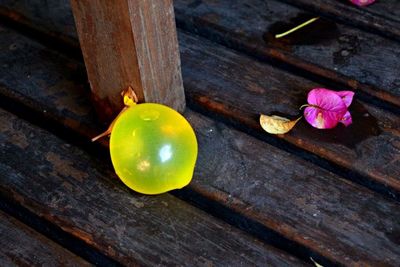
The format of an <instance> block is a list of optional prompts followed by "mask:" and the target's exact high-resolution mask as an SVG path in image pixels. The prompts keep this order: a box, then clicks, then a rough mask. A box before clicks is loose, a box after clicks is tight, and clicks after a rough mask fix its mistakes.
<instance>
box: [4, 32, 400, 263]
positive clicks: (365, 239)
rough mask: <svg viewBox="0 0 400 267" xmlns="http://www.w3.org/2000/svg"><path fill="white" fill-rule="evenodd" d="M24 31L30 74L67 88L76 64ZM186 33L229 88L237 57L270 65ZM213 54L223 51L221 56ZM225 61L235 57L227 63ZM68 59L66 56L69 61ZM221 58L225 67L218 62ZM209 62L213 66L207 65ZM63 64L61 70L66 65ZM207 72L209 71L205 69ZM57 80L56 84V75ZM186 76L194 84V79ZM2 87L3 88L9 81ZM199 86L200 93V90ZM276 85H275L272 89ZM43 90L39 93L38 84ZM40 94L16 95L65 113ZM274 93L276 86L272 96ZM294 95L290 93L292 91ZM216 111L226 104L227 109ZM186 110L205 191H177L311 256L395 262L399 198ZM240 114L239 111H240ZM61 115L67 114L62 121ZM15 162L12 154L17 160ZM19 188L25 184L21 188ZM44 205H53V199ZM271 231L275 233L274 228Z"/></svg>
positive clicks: (212, 88)
mask: <svg viewBox="0 0 400 267" xmlns="http://www.w3.org/2000/svg"><path fill="white" fill-rule="evenodd" d="M20 38H21V41H20V42H21V43H22V42H24V43H25V45H24V47H25V48H27V47H29V51H31V53H29V55H27V54H26V53H24V55H25V57H29V59H28V58H25V62H28V61H31V60H32V62H42V64H41V67H40V69H41V71H40V72H39V73H38V74H36V75H34V76H31V79H32V80H41V81H43V82H45V81H46V79H44V80H43V79H42V78H40V77H41V75H40V73H48V75H49V76H50V77H59V79H60V80H59V81H58V82H56V84H59V86H55V87H57V88H58V89H59V90H60V92H63V91H64V90H65V88H64V86H63V84H64V83H63V82H62V80H64V79H66V78H63V77H68V76H69V75H68V74H65V76H64V74H63V73H64V72H66V73H69V72H70V71H71V70H70V69H69V68H65V69H63V70H62V69H60V68H54V67H52V66H53V65H52V64H49V63H48V62H46V60H45V59H44V58H40V56H39V57H38V56H37V54H36V53H34V51H35V49H34V47H41V46H40V45H38V44H34V43H33V42H32V41H29V40H28V39H26V38H23V37H20ZM180 39H181V40H184V43H186V46H185V47H184V49H183V55H187V54H188V53H189V51H192V53H193V54H192V59H193V60H194V61H193V62H196V61H197V62H198V64H199V67H198V68H201V67H203V68H204V66H205V65H206V63H211V62H212V61H214V63H213V64H210V66H209V68H210V69H213V71H215V73H216V74H215V75H216V76H218V77H222V78H223V79H222V78H219V82H220V83H223V84H225V86H226V88H231V87H230V85H231V83H238V84H239V85H241V86H244V85H243V82H238V81H237V80H235V79H232V77H233V76H232V75H230V74H229V72H230V71H232V73H237V72H236V71H237V68H236V67H234V66H236V65H234V64H233V63H232V62H236V61H237V66H250V65H254V64H255V67H254V68H255V69H250V70H251V71H252V72H249V73H256V74H257V73H258V74H260V73H261V74H262V73H264V70H261V71H259V72H257V70H256V69H257V68H256V67H260V68H261V66H263V65H262V64H259V63H256V62H255V61H251V60H250V59H246V60H247V61H244V60H245V58H243V57H242V56H238V55H237V54H235V53H233V52H229V51H225V49H222V48H218V47H215V46H213V47H214V48H212V47H211V46H208V45H207V42H204V41H202V40H200V39H195V38H193V43H191V42H190V40H191V37H189V36H186V35H182V36H181V38H180ZM14 40H15V39H14ZM22 40H24V41H22ZM196 43H197V44H198V45H199V47H198V49H196V48H194V47H191V46H192V45H193V46H194V45H195V44H196ZM28 44H29V45H28ZM205 50H207V51H209V53H212V54H213V56H208V54H203V55H205V56H204V58H203V59H201V60H200V59H199V58H198V56H196V55H197V54H196V53H200V52H199V51H205ZM196 51H197V52H196ZM224 51H225V52H224ZM45 54H46V55H52V56H51V57H50V58H51V59H52V61H56V59H57V58H58V57H59V60H57V61H59V62H63V63H65V61H66V60H68V59H66V58H65V57H63V56H61V55H58V56H57V54H56V53H54V54H53V53H51V52H50V51H47V53H45ZM215 54H218V55H219V56H215ZM220 57H221V58H225V61H224V60H221V59H220ZM183 58H186V56H183ZM69 60H71V59H69ZM227 62H229V64H230V65H227ZM193 64H194V63H193ZM257 64H259V66H258V65H257ZM69 65H70V64H67V66H69ZM216 65H219V66H220V67H219V68H216ZM21 67H22V66H19V67H18V68H16V69H15V70H13V72H18V70H21V71H22V72H23V71H25V70H24V69H21ZM187 67H188V68H189V67H190V68H192V69H193V72H195V71H198V70H197V68H194V67H193V66H189V64H187ZM231 67H234V68H231ZM34 68H35V69H39V66H38V65H35V67H34ZM241 68H242V72H241V73H242V74H243V76H242V77H244V80H243V81H247V80H248V79H250V78H251V76H249V75H250V74H249V73H247V72H243V71H244V69H243V67H241ZM204 69H205V70H208V71H209V69H208V68H204ZM61 70H62V72H60V71H61ZM187 72H188V73H187V75H189V74H190V71H188V70H187ZM56 73H58V74H56ZM184 73H185V72H184ZM187 75H185V76H187ZM201 75H204V72H202V74H201ZM185 76H184V77H185ZM191 77H193V81H192V82H193V83H194V82H195V77H197V76H193V74H191ZM203 77H209V78H208V79H207V80H204V79H203V80H202V81H199V80H197V83H198V84H199V85H198V86H199V87H202V88H208V94H209V95H210V97H215V99H217V98H218V96H220V97H222V96H221V95H218V94H217V95H215V93H216V91H217V89H218V90H219V89H221V88H220V87H219V86H218V87H217V85H218V83H217V81H216V78H215V77H214V76H213V75H211V73H208V75H206V76H203ZM228 77H229V78H230V79H231V80H232V82H231V83H229V82H228V81H226V80H224V79H228ZM286 77H287V78H288V79H289V81H290V79H293V80H294V81H295V82H298V81H302V80H301V79H299V78H298V77H295V76H291V75H287V76H285V78H286ZM238 79H239V77H238ZM26 80H27V79H26V78H24V79H21V80H20V82H21V84H20V85H16V87H17V88H16V89H14V90H16V91H17V92H20V93H21V92H23V91H25V89H23V87H24V86H23V84H26V82H27V81H26ZM32 80H31V82H32ZM253 81H255V80H253ZM52 83H53V84H54V81H53V82H52ZM188 83H189V85H190V83H191V82H190V81H189V82H188ZM254 83H255V82H254ZM300 85H301V83H300ZM275 86H276V85H275ZM191 87H192V85H190V86H187V88H191ZM247 87H248V88H250V89H253V95H256V96H257V97H259V96H258V95H257V90H255V89H256V88H257V87H256V86H255V84H253V86H247ZM18 88H19V89H18ZM34 88H35V90H36V91H46V88H47V86H46V85H45V84H43V83H42V84H41V86H40V87H39V86H35V87H34ZM232 88H233V91H231V93H232V97H230V98H229V99H230V100H229V101H232V98H233V97H236V98H237V99H239V98H240V97H239V95H238V93H237V92H236V91H235V89H234V88H235V87H232ZM232 88H231V89H232ZM7 90H13V89H7ZM196 90H197V91H192V92H193V93H192V94H189V97H190V98H191V97H193V101H198V103H200V104H201V103H202V101H206V103H211V102H207V100H208V99H207V97H206V96H205V95H202V91H201V90H200V89H196ZM221 90H222V89H221ZM222 91H223V90H222ZM242 91H243V89H242ZM2 92H4V89H3V90H2ZM196 92H197V93H198V96H199V97H198V98H196ZM273 92H274V90H272V93H273ZM281 92H282V90H281ZM296 92H299V91H296ZM300 92H301V91H300ZM37 94H39V95H40V93H39V92H37ZM35 95H36V94H33V95H31V96H25V98H24V97H21V96H18V97H14V99H15V100H16V101H19V102H25V100H24V99H31V101H32V102H36V103H38V106H39V105H40V106H42V108H43V107H46V109H47V110H48V111H47V112H46V114H47V115H46V116H59V115H57V114H60V111H59V110H58V109H57V108H56V107H55V106H54V105H52V101H41V100H40V98H36V97H35ZM57 95H63V94H62V93H59V94H57ZM226 96H227V95H225V97H226ZM274 96H275V95H274V94H272V96H271V97H272V98H273V97H274ZM291 98H292V97H290V95H289V99H291ZM277 99H279V98H275V100H277ZM243 100H244V101H245V103H244V104H245V105H246V106H247V105H248V104H249V103H248V102H247V100H246V98H243ZM256 104H257V103H256ZM284 106H285V104H284V103H282V104H280V105H279V104H277V105H275V107H276V108H279V107H284ZM220 107H222V108H224V106H223V105H220V106H210V108H211V109H214V110H215V109H218V108H220ZM77 108H78V106H77V105H76V104H74V101H70V104H69V105H68V110H70V112H72V113H75V111H74V110H76V109H77ZM231 108H232V107H231ZM266 108H272V107H266ZM233 110H234V109H233ZM222 111H223V110H222ZM218 112H221V110H220V111H218ZM66 114H69V113H66ZM247 115H248V113H244V115H243V118H245V120H247V121H252V120H251V119H250V118H248V117H246V116H247ZM186 116H187V117H188V119H189V120H190V122H191V123H192V125H193V126H194V128H195V130H196V132H197V136H198V140H199V149H200V150H199V160H198V163H197V167H196V172H195V177H194V180H193V182H192V183H191V185H190V189H191V190H192V191H193V192H194V193H195V194H197V195H199V197H196V195H193V193H190V191H189V192H187V191H179V192H180V193H179V192H176V193H175V194H177V195H180V196H181V197H183V198H185V199H189V200H192V201H194V202H195V203H196V204H197V205H199V206H201V207H202V208H204V209H206V210H208V211H210V212H212V213H213V214H215V215H216V216H219V217H221V218H223V219H225V220H228V221H229V222H230V223H232V224H235V225H238V226H240V227H242V228H243V229H245V230H246V231H249V232H251V233H253V234H255V235H258V236H259V237H260V238H263V239H265V240H266V241H267V242H272V243H274V242H275V244H276V245H280V246H283V245H282V244H279V242H278V241H276V240H275V238H276V237H277V235H278V236H280V237H281V239H282V237H283V238H284V239H286V240H293V242H294V244H296V245H295V247H297V249H299V248H300V249H301V248H303V249H304V248H305V249H308V250H305V252H304V250H303V253H305V257H307V256H308V257H310V256H311V257H313V258H314V259H318V260H317V261H318V262H320V263H324V261H325V262H328V263H329V262H330V263H332V262H333V263H340V264H344V265H356V264H359V265H366V264H369V265H379V264H380V265H389V266H390V265H396V262H398V261H399V258H398V257H399V255H400V253H399V246H398V244H397V241H396V240H397V239H396V237H397V236H398V233H399V231H400V229H398V225H399V218H400V216H399V215H400V214H399V212H400V209H399V204H398V203H397V202H393V201H390V200H388V199H385V198H384V197H382V196H380V195H378V194H376V193H372V192H371V191H369V190H367V189H365V188H363V187H361V186H359V185H356V184H352V183H349V182H348V181H346V180H344V179H343V178H341V177H339V176H337V175H335V174H332V173H330V172H327V171H326V170H323V169H321V168H320V167H318V166H316V165H313V164H311V163H310V162H308V161H307V160H303V159H301V158H299V157H297V156H294V155H291V154H289V153H287V152H284V151H282V150H280V149H277V148H275V147H272V146H270V145H268V144H266V143H264V142H262V141H260V140H257V139H254V138H252V137H249V136H248V135H246V134H243V133H241V132H239V131H236V130H233V129H231V128H229V127H227V126H226V125H223V124H221V123H217V122H215V121H212V120H210V119H207V118H204V117H202V116H200V115H198V114H196V113H193V112H190V111H188V112H187V113H186ZM235 116H238V115H235ZM234 119H237V118H235V117H234ZM61 123H63V122H62V121H61ZM76 124H77V125H79V124H78V123H76ZM92 124H93V123H92ZM16 128H18V127H16ZM19 128H22V127H19ZM83 134H85V133H83ZM86 138H87V135H86ZM210 151H212V153H210ZM62 154H63V155H69V154H70V153H65V152H64V153H62ZM11 162H13V161H12V160H11ZM79 166H80V165H79V164H77V166H75V165H74V167H79ZM91 166H92V165H91ZM90 173H92V172H90ZM110 175H111V174H110ZM86 180H90V179H86ZM8 187H9V186H8ZM123 189H124V188H122V189H121V190H123ZM18 190H22V189H20V188H19V189H18ZM97 190H100V189H99V188H98V187H95V188H94V190H91V192H93V191H97ZM185 192H186V193H185ZM150 199H152V198H150ZM210 201H211V203H210ZM217 204H218V205H217ZM45 205H48V203H46V204H45ZM221 205H222V207H226V208H228V211H226V210H224V208H221V207H220V206H221ZM271 231H272V233H275V235H273V234H271ZM271 236H272V237H271ZM376 251H379V253H376ZM307 254H308V255H307ZM303 256H304V255H303ZM319 259H320V260H321V261H319Z"/></svg>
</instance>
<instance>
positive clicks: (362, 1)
mask: <svg viewBox="0 0 400 267" xmlns="http://www.w3.org/2000/svg"><path fill="white" fill-rule="evenodd" d="M350 2H352V3H353V4H355V5H357V6H368V5H370V4H372V3H373V2H375V0H350Z"/></svg>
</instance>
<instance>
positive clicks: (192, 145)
mask: <svg viewBox="0 0 400 267" xmlns="http://www.w3.org/2000/svg"><path fill="white" fill-rule="evenodd" d="M125 103H126V102H125ZM110 154H111V161H112V164H113V166H114V169H115V172H116V173H117V175H118V177H119V178H120V179H121V180H122V181H123V182H124V183H125V184H126V185H127V186H128V187H130V188H131V189H133V190H135V191H137V192H140V193H143V194H160V193H164V192H167V191H170V190H173V189H179V188H182V187H184V186H186V185H187V184H189V182H190V181H191V179H192V176H193V171H194V167H195V163H196V159H197V140H196V135H195V133H194V131H193V128H192V127H191V126H190V124H189V122H188V121H187V120H186V119H185V118H184V117H183V116H182V115H181V114H179V113H178V112H176V111H175V110H173V109H171V108H169V107H167V106H164V105H160V104H154V103H144V104H136V105H131V106H130V107H127V108H126V109H125V110H124V111H123V112H122V113H121V114H120V115H119V116H118V117H117V119H116V120H115V121H114V122H113V125H112V130H111V138H110Z"/></svg>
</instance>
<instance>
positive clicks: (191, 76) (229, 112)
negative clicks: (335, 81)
mask: <svg viewBox="0 0 400 267" xmlns="http://www.w3.org/2000/svg"><path fill="white" fill-rule="evenodd" d="M185 37H186V38H183V37H181V40H182V45H181V53H182V54H181V57H182V62H183V64H184V65H183V75H184V84H185V88H186V92H187V96H188V99H189V100H188V101H190V102H192V103H194V104H196V105H199V106H202V107H203V108H204V109H205V110H208V111H210V112H216V113H219V114H221V115H223V116H225V117H226V118H227V119H229V120H232V119H234V120H236V122H237V123H238V124H240V127H242V128H243V127H245V128H248V129H250V128H252V129H255V130H257V131H261V127H260V126H259V122H258V115H259V114H260V113H262V114H274V113H275V114H276V113H278V114H284V115H285V116H289V117H296V116H297V117H298V116H299V115H300V114H301V112H300V111H299V110H298V108H299V107H300V106H301V105H302V104H305V103H306V99H307V93H308V91H309V90H310V89H312V88H315V87H325V86H324V84H317V83H315V82H311V81H309V80H306V79H304V78H300V77H298V76H295V75H292V74H289V73H286V72H284V71H281V70H279V69H276V68H273V67H271V66H269V65H266V64H262V63H259V62H257V61H254V60H253V59H250V58H247V57H243V56H241V55H238V54H237V53H235V52H233V51H228V50H226V49H224V48H222V47H218V46H216V45H214V44H212V43H208V42H200V41H199V39H198V38H195V37H190V36H188V35H186V36H185ZM243 66H246V67H245V68H244V67H243ZM204 77H207V80H205V79H204ZM337 89H340V88H337ZM350 111H351V113H352V116H353V124H352V125H351V126H349V127H347V128H345V127H343V126H339V127H337V128H336V129H333V130H324V131H321V130H317V129H315V128H312V127H311V126H310V125H308V124H307V123H305V122H304V120H303V121H302V122H301V123H299V124H298V125H297V127H296V128H295V129H294V130H293V131H292V132H290V133H289V134H286V135H283V136H277V137H278V138H281V139H283V140H285V141H287V142H289V143H291V144H293V145H295V146H296V147H299V148H301V149H304V150H306V151H309V152H311V153H313V154H315V155H318V156H319V157H321V158H322V159H327V160H329V161H330V162H332V163H335V164H337V166H339V167H340V166H341V167H344V168H345V169H347V172H356V173H358V174H361V175H362V177H357V176H356V175H355V176H353V177H352V175H353V174H349V175H348V177H349V178H351V179H353V178H354V179H355V180H358V182H360V183H362V184H364V185H366V186H368V187H370V188H373V189H374V188H375V189H378V188H377V187H380V186H379V184H381V185H382V186H383V188H380V189H378V190H379V191H381V190H383V191H386V192H387V194H388V196H391V197H394V198H396V199H400V166H399V164H398V161H399V160H400V159H399V153H400V147H399V141H400V132H399V128H400V117H399V116H397V115H394V114H392V113H389V112H385V111H383V110H381V109H378V108H376V107H374V106H371V105H368V104H367V103H365V102H362V101H360V100H358V95H357V94H356V96H355V103H354V104H353V105H352V107H351V108H350ZM261 132H262V131H261ZM264 135H266V138H274V137H275V136H274V137H272V136H267V134H266V133H264ZM299 153H301V152H299ZM371 182H372V184H371ZM374 183H375V185H374Z"/></svg>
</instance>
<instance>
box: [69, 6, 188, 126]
mask: <svg viewBox="0 0 400 267" xmlns="http://www.w3.org/2000/svg"><path fill="white" fill-rule="evenodd" d="M71 5H72V10H73V13H74V17H75V23H76V27H77V31H78V35H79V40H80V44H81V48H82V52H83V57H84V60H85V65H86V69H87V73H88V77H89V81H90V86H91V89H92V93H93V96H94V100H95V104H96V107H97V110H98V113H99V115H100V118H101V119H103V120H109V119H111V118H112V117H113V116H115V114H116V113H117V112H118V111H119V110H121V107H122V101H121V95H120V92H121V91H122V90H123V89H125V88H127V87H128V86H131V87H132V88H133V89H134V90H135V92H136V94H137V95H138V97H139V100H140V101H145V102H157V103H162V104H165V105H168V106H170V107H172V108H174V109H176V110H178V111H180V112H182V111H183V110H184V107H185V96H184V91H183V84H182V76H181V68H180V57H179V48H178V41H177V35H176V26H175V18H174V10H173V5H172V0H112V1H110V0H71Z"/></svg>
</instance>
